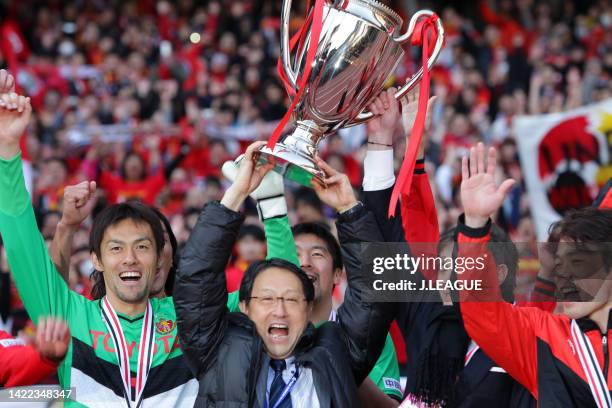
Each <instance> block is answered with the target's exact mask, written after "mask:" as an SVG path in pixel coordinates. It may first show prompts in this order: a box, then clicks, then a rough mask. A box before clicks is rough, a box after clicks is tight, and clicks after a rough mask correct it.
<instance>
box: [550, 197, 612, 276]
mask: <svg viewBox="0 0 612 408" xmlns="http://www.w3.org/2000/svg"><path fill="white" fill-rule="evenodd" d="M550 232H551V235H553V233H554V234H556V235H557V237H556V238H557V240H560V239H561V238H569V239H571V240H572V241H576V242H582V243H591V244H595V245H596V246H597V247H599V251H600V252H601V255H602V257H603V260H604V264H605V265H606V266H607V267H610V266H612V248H611V244H610V243H612V209H604V208H595V207H585V208H582V209H579V210H572V211H569V212H568V213H567V214H565V217H563V219H561V221H558V222H557V223H555V224H553V225H552V226H551V228H550Z"/></svg>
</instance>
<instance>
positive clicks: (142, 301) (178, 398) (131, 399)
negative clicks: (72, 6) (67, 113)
mask: <svg viewBox="0 0 612 408" xmlns="http://www.w3.org/2000/svg"><path fill="white" fill-rule="evenodd" d="M30 115H31V106H30V102H29V99H28V98H25V97H23V96H19V95H17V94H15V93H10V94H0V232H1V233H2V239H3V244H4V246H5V248H6V252H7V257H8V261H9V264H10V267H11V271H12V274H13V278H14V280H15V283H16V285H17V289H18V291H19V294H20V296H21V299H22V300H23V303H24V306H25V308H26V310H27V311H28V314H29V315H30V317H31V318H32V320H33V321H38V319H39V318H40V317H45V316H56V317H58V318H61V319H62V320H65V321H66V322H67V323H68V326H69V328H70V333H71V338H70V345H69V348H68V351H67V353H66V358H65V359H64V361H63V362H62V363H61V364H60V365H59V368H58V375H59V379H60V383H61V385H62V387H63V388H64V389H66V390H68V389H70V388H73V389H75V390H76V392H74V393H72V394H71V398H72V399H73V401H71V404H75V405H76V404H82V405H86V406H90V407H95V406H100V407H108V406H128V407H132V406H134V407H135V406H138V405H139V404H144V405H145V406H146V405H149V406H154V405H159V406H190V405H192V404H193V402H194V400H195V396H196V392H197V382H196V381H195V379H194V378H193V376H192V374H191V372H190V370H189V368H188V366H187V364H186V362H185V359H184V357H183V355H182V352H181V350H180V348H179V346H178V338H177V335H176V334H177V330H176V317H175V312H174V305H173V301H172V298H164V299H150V300H149V295H150V292H151V288H152V285H153V283H154V279H155V273H156V271H157V268H158V267H159V266H160V265H161V262H162V259H161V257H160V255H161V253H162V248H163V246H164V237H163V230H162V226H161V223H160V221H159V218H158V216H157V215H156V214H155V212H153V211H152V210H151V209H150V208H148V207H146V206H144V205H142V204H138V203H124V204H120V205H115V206H111V207H109V208H107V209H105V210H104V211H102V212H101V213H100V214H99V215H98V217H97V218H96V220H95V221H94V227H93V230H92V233H91V236H90V247H91V252H92V262H93V264H94V266H95V268H96V269H97V270H98V271H99V272H101V273H102V274H103V276H104V282H105V284H106V296H105V297H103V298H102V299H99V300H95V301H90V300H88V299H86V298H85V297H83V296H81V295H79V294H77V293H75V292H72V291H71V290H70V289H69V287H68V285H67V284H66V282H65V281H64V280H63V279H62V277H61V275H60V274H59V273H57V271H56V268H55V266H54V264H53V261H52V260H51V258H50V257H49V253H48V252H47V248H46V245H45V242H44V240H43V238H42V236H41V235H40V233H39V231H38V226H37V224H36V219H35V217H34V211H33V208H32V204H31V201H30V197H29V195H28V192H27V191H26V188H25V183H24V179H23V172H22V165H21V156H20V150H19V139H20V137H21V135H22V134H23V132H24V131H25V128H26V126H27V125H28V122H29V120H30Z"/></svg>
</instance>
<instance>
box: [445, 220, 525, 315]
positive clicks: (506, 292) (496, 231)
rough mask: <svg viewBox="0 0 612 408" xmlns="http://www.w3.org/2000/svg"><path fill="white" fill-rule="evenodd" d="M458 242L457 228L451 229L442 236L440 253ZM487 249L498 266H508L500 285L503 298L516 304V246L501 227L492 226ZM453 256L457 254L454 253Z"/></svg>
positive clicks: (517, 261) (517, 259)
mask: <svg viewBox="0 0 612 408" xmlns="http://www.w3.org/2000/svg"><path fill="white" fill-rule="evenodd" d="M456 241H457V228H456V227H455V228H451V229H450V230H448V231H446V232H444V233H443V234H442V235H441V236H440V241H439V244H438V253H439V252H440V250H441V249H442V247H444V246H445V245H447V244H449V243H452V242H456ZM487 248H488V249H489V251H491V253H492V254H493V257H494V258H495V264H496V265H506V267H507V268H508V275H507V276H506V279H504V281H503V282H502V283H501V285H499V289H500V291H501V295H502V298H503V299H504V300H505V301H506V302H509V303H513V302H514V289H515V288H516V272H517V270H518V263H519V254H518V249H516V245H514V242H512V240H511V239H510V236H509V235H508V234H507V233H506V231H504V230H503V229H501V228H500V227H499V226H497V225H495V224H493V225H491V236H490V238H489V243H488V244H487ZM453 256H456V254H455V253H454V251H453Z"/></svg>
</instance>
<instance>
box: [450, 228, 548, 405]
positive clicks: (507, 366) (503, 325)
mask: <svg viewBox="0 0 612 408" xmlns="http://www.w3.org/2000/svg"><path fill="white" fill-rule="evenodd" d="M457 228H458V230H459V231H458V232H459V236H458V241H459V248H458V258H464V259H465V258H468V257H469V258H474V259H477V258H481V261H482V262H483V264H484V267H482V268H481V269H480V270H479V269H477V268H478V267H477V266H476V265H475V266H474V268H473V269H467V268H466V270H465V272H464V273H462V274H460V275H458V279H461V280H465V281H466V282H470V281H471V280H472V279H477V280H482V286H483V290H480V291H477V290H469V291H468V290H462V291H461V292H460V299H461V314H462V316H463V322H464V326H465V329H466V331H467V333H468V335H469V336H470V338H471V339H472V340H474V341H475V342H476V344H478V345H479V346H480V347H481V348H482V350H483V351H484V352H485V353H486V354H487V356H489V357H490V358H491V359H492V360H493V361H495V362H496V363H497V364H498V365H499V366H500V367H502V368H503V369H504V370H506V371H507V372H508V374H510V375H511V376H512V377H513V378H514V379H516V380H517V381H518V382H520V383H521V384H522V385H523V386H524V387H525V388H527V389H528V390H529V392H530V393H531V394H532V395H533V396H534V397H535V398H536V399H537V392H538V387H537V366H538V362H537V349H536V344H537V342H536V339H537V337H536V336H537V333H536V332H537V327H542V323H541V322H540V321H541V320H542V319H543V318H544V317H545V316H544V315H548V313H546V312H543V311H541V310H539V309H536V308H521V307H516V306H513V305H511V304H510V303H507V302H505V301H503V300H501V294H500V291H499V284H498V281H497V271H496V265H495V259H494V258H493V256H492V254H491V253H490V252H489V250H488V248H487V241H488V239H489V228H490V224H488V225H487V226H486V227H484V228H481V229H478V230H476V229H472V228H468V227H467V226H465V224H463V223H462V222H461V221H460V222H459V225H458V226H457ZM493 299H499V300H497V301H493ZM485 300H486V301H485Z"/></svg>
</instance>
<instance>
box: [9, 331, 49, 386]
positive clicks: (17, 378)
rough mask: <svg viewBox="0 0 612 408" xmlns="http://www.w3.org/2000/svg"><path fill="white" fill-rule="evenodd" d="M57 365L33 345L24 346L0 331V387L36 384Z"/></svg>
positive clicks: (47, 375)
mask: <svg viewBox="0 0 612 408" xmlns="http://www.w3.org/2000/svg"><path fill="white" fill-rule="evenodd" d="M57 366H58V365H57V363H54V362H51V361H49V360H47V359H45V358H44V357H42V356H41V355H40V354H39V353H38V351H37V350H36V349H35V348H34V347H33V346H26V345H24V344H23V342H21V341H20V340H17V339H14V338H13V337H11V336H10V335H9V334H8V333H6V332H3V331H0V387H5V388H9V387H17V386H22V385H32V384H36V383H38V382H40V381H42V380H43V379H45V378H47V377H49V376H50V375H52V374H53V373H55V370H57Z"/></svg>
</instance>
